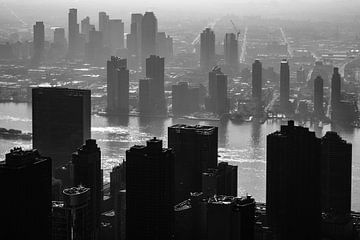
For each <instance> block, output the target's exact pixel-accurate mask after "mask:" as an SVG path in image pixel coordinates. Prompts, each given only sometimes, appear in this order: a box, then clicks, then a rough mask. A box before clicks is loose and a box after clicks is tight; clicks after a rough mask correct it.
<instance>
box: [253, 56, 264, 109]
mask: <svg viewBox="0 0 360 240" xmlns="http://www.w3.org/2000/svg"><path fill="white" fill-rule="evenodd" d="M252 99H253V101H255V102H261V100H262V64H261V62H260V61H259V60H255V62H254V63H253V64H252Z"/></svg>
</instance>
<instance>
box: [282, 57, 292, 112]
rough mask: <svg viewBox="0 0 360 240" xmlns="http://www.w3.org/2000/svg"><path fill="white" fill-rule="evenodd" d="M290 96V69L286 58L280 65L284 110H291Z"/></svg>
mask: <svg viewBox="0 0 360 240" xmlns="http://www.w3.org/2000/svg"><path fill="white" fill-rule="evenodd" d="M289 96H290V69H289V63H288V61H287V60H286V59H284V60H282V61H281V65H280V107H281V110H282V111H283V112H287V111H288V110H289Z"/></svg>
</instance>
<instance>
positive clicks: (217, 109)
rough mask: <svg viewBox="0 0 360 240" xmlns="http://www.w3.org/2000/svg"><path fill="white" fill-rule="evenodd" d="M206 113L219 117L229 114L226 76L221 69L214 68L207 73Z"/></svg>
mask: <svg viewBox="0 0 360 240" xmlns="http://www.w3.org/2000/svg"><path fill="white" fill-rule="evenodd" d="M207 109H208V111H211V112H214V113H217V114H218V115H219V116H221V115H222V114H225V113H228V112H229V99H228V97H227V75H225V74H223V73H222V71H221V68H219V67H214V68H213V70H212V71H211V72H209V97H208V104H207Z"/></svg>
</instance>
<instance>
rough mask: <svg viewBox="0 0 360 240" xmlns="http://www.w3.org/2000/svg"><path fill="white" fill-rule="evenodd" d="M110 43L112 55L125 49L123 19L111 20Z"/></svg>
mask: <svg viewBox="0 0 360 240" xmlns="http://www.w3.org/2000/svg"><path fill="white" fill-rule="evenodd" d="M109 41H110V51H111V54H112V55H115V54H116V52H117V51H118V50H119V49H123V48H124V22H123V21H122V20H121V19H110V20H109Z"/></svg>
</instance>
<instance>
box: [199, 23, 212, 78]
mask: <svg viewBox="0 0 360 240" xmlns="http://www.w3.org/2000/svg"><path fill="white" fill-rule="evenodd" d="M215 64H216V61H215V33H214V32H213V31H212V30H211V29H210V28H206V29H205V30H204V31H203V32H202V33H201V34H200V68H201V70H202V71H204V72H207V71H210V70H211V69H212V68H213V67H214V66H215Z"/></svg>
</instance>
